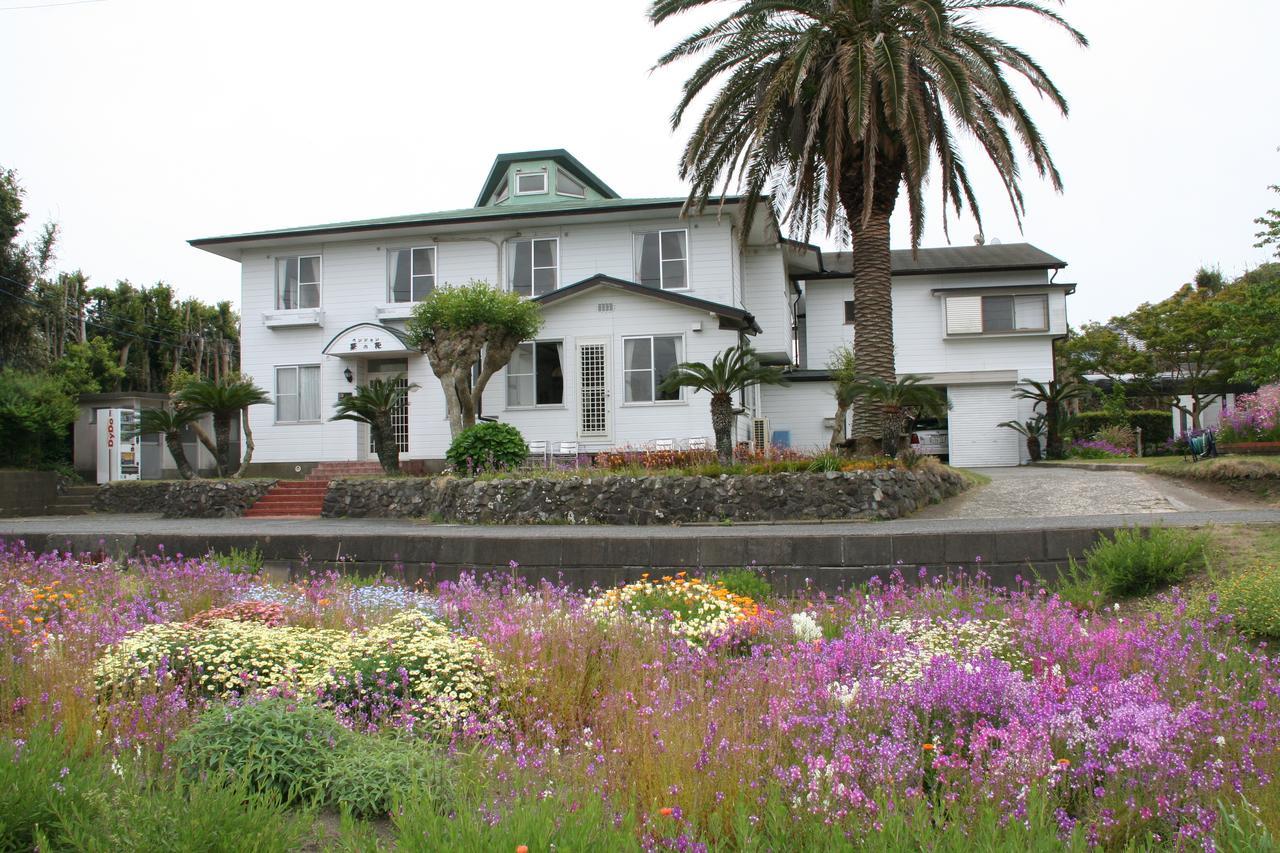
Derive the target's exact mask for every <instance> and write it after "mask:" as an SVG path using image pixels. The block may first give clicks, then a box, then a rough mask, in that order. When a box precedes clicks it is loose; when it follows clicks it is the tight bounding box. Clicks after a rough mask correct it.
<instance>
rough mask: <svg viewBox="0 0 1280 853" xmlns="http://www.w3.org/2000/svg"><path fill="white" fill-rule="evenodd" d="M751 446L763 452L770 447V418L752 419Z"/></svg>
mask: <svg viewBox="0 0 1280 853" xmlns="http://www.w3.org/2000/svg"><path fill="white" fill-rule="evenodd" d="M751 447H752V448H753V449H754V450H756V451H758V452H761V453H763V452H764V451H765V450H768V449H769V419H768V418H753V419H752V421H751Z"/></svg>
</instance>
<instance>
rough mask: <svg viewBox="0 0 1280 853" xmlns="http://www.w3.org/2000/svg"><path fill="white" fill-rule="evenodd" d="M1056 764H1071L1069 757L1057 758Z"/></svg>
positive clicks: (1065, 765)
mask: <svg viewBox="0 0 1280 853" xmlns="http://www.w3.org/2000/svg"><path fill="white" fill-rule="evenodd" d="M1058 766H1059V767H1070V766H1071V759H1070V758H1059V759H1058Z"/></svg>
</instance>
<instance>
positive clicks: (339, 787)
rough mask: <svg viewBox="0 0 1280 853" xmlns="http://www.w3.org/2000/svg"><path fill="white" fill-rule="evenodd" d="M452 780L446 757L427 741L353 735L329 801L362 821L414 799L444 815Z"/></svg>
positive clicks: (337, 765) (329, 785) (329, 784)
mask: <svg viewBox="0 0 1280 853" xmlns="http://www.w3.org/2000/svg"><path fill="white" fill-rule="evenodd" d="M452 780H453V775H452V773H451V772H450V765H449V764H448V762H447V760H446V759H445V757H444V756H442V755H441V754H439V753H437V752H436V751H434V750H432V749H431V748H430V747H428V746H427V745H426V744H424V743H422V742H415V741H406V740H398V739H395V738H391V737H377V736H368V735H353V736H352V737H351V738H349V739H348V741H347V745H346V747H345V748H344V749H342V750H340V751H339V752H338V753H337V755H336V756H335V757H334V761H333V766H332V767H331V768H330V770H329V775H328V777H327V778H326V779H325V787H326V789H327V795H326V799H327V802H328V803H330V804H331V805H333V806H335V807H337V808H339V809H342V810H343V811H346V812H349V813H350V814H351V815H353V816H354V817H358V818H361V819H368V818H375V817H386V816H387V815H388V814H389V813H390V812H391V810H392V809H393V808H394V807H395V806H396V804H397V803H400V802H402V801H404V800H405V799H406V798H408V797H409V795H410V794H412V796H413V797H414V799H415V801H417V802H420V803H422V804H423V805H431V804H434V805H435V806H436V807H437V808H439V809H441V810H443V807H444V805H445V804H446V803H448V802H449V801H450V800H451V799H452V797H453V784H452Z"/></svg>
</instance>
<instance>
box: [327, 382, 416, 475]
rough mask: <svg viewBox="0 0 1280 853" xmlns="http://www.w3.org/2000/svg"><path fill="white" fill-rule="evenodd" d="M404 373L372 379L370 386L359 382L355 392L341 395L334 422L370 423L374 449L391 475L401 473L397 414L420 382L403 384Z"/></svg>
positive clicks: (384, 468) (332, 419)
mask: <svg viewBox="0 0 1280 853" xmlns="http://www.w3.org/2000/svg"><path fill="white" fill-rule="evenodd" d="M403 378H404V377H403V375H401V376H397V377H395V378H392V379H371V380H369V383H368V384H367V385H357V386H356V389H355V391H354V392H353V393H352V394H350V395H349V396H346V397H340V398H339V399H338V402H337V404H336V405H335V406H334V408H335V409H337V412H338V413H337V414H336V415H334V416H333V417H331V418H329V420H331V421H354V422H356V423H361V424H368V425H369V435H370V437H371V438H372V439H373V450H374V452H375V453H377V454H378V462H380V463H381V464H382V470H384V471H386V472H387V473H388V474H397V473H399V472H400V446H399V444H397V442H396V429H395V423H394V420H393V418H394V415H395V412H396V409H397V408H398V407H399V406H400V405H401V404H402V403H403V402H404V398H405V395H406V394H407V393H408V392H409V390H411V389H415V388H417V387H418V386H417V385H410V386H408V388H402V387H400V384H399V382H400V380H401V379H403Z"/></svg>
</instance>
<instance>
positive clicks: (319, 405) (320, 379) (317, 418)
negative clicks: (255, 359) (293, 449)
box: [272, 364, 324, 426]
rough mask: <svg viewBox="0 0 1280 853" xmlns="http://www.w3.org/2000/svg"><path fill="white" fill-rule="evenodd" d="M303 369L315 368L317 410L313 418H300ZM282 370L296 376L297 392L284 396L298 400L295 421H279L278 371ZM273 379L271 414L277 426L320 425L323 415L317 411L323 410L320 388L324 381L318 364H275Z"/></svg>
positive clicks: (322, 397)
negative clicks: (289, 371) (290, 371)
mask: <svg viewBox="0 0 1280 853" xmlns="http://www.w3.org/2000/svg"><path fill="white" fill-rule="evenodd" d="M304 367H314V368H315V370H316V408H317V412H316V416H315V417H314V418H303V417H302V369H303V368H304ZM282 370H292V371H293V372H294V375H295V376H296V378H297V388H298V390H297V391H296V392H295V393H293V394H289V395H286V396H290V397H297V398H298V420H296V421H282V420H280V397H281V394H280V371H282ZM273 377H274V382H275V399H274V400H273V401H272V402H273V403H274V404H275V405H274V406H273V409H274V413H273V414H274V417H275V423H276V424H277V425H280V426H285V425H292V424H318V423H320V420H321V416H322V414H323V413H322V412H321V411H319V409H321V408H323V400H324V394H323V393H322V391H321V386H322V385H323V384H324V382H323V380H324V374H323V372H322V371H321V370H320V365H318V364H277V365H276V366H275V373H274V375H273Z"/></svg>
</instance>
